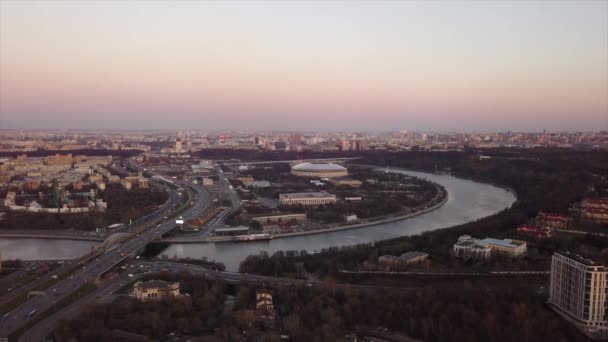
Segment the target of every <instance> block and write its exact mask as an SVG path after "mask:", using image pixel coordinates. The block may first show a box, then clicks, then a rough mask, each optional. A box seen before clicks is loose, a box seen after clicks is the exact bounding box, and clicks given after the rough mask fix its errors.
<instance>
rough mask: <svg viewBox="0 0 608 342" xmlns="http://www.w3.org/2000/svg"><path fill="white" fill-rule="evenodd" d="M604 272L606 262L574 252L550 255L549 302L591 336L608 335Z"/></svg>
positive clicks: (604, 336)
mask: <svg viewBox="0 0 608 342" xmlns="http://www.w3.org/2000/svg"><path fill="white" fill-rule="evenodd" d="M607 274H608V269H606V267H605V266H603V265H598V264H596V263H595V262H594V261H592V260H588V259H585V258H583V257H581V256H579V255H576V254H573V253H569V252H564V253H559V252H556V253H555V254H553V257H552V258H551V280H550V287H549V291H550V296H549V305H550V306H551V307H552V308H553V309H554V310H555V311H556V312H557V313H558V314H560V315H561V316H562V317H564V318H565V319H566V320H568V321H570V322H571V323H573V324H574V325H576V327H577V328H579V329H580V330H581V331H582V332H583V333H585V334H586V335H587V336H589V337H591V338H594V339H606V338H608V321H607V319H608V317H607V314H608V312H607V310H608V305H607V303H606V291H607V290H608V289H607V284H606V280H607Z"/></svg>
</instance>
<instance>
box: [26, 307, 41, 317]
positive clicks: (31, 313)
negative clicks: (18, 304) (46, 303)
mask: <svg viewBox="0 0 608 342" xmlns="http://www.w3.org/2000/svg"><path fill="white" fill-rule="evenodd" d="M37 313H38V309H34V310H32V311H30V313H28V314H27V316H26V318H27V319H31V318H32V317H34V316H36V314H37Z"/></svg>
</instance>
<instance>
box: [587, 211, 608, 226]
mask: <svg viewBox="0 0 608 342" xmlns="http://www.w3.org/2000/svg"><path fill="white" fill-rule="evenodd" d="M581 217H582V218H583V219H585V220H589V221H594V222H597V223H608V209H601V208H584V209H582V211H581Z"/></svg>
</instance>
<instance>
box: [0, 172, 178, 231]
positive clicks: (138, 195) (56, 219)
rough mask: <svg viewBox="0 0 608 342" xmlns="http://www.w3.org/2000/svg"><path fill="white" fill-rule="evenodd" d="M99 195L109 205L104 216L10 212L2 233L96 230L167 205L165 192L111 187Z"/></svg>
mask: <svg viewBox="0 0 608 342" xmlns="http://www.w3.org/2000/svg"><path fill="white" fill-rule="evenodd" d="M98 195H99V196H100V197H101V198H102V199H103V200H104V201H105V202H107V203H108V208H107V210H105V211H104V212H97V211H92V212H88V213H74V214H55V213H24V212H14V211H8V212H6V213H5V215H4V218H3V220H0V229H47V230H63V229H77V230H86V231H90V230H95V228H98V227H106V226H108V225H110V224H113V223H117V222H123V223H128V222H129V220H135V219H137V218H139V217H141V216H143V215H145V214H147V213H149V212H151V211H154V210H156V208H157V207H158V206H159V205H162V204H163V203H165V202H166V201H167V199H168V195H167V193H166V192H165V191H160V190H156V189H154V188H151V189H138V188H135V189H133V190H131V191H127V190H125V189H124V188H122V187H121V186H120V185H118V184H111V185H109V186H108V187H107V188H106V190H104V191H98Z"/></svg>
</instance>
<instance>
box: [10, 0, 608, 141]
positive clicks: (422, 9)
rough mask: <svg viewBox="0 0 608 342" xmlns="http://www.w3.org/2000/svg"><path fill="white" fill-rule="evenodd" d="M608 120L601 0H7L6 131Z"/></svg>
mask: <svg viewBox="0 0 608 342" xmlns="http://www.w3.org/2000/svg"><path fill="white" fill-rule="evenodd" d="M15 128H19V129H55V128H74V129H78V128H81V129H96V128H99V129H121V128H124V129H203V130H204V129H210V130H211V129H249V130H252V129H253V130H255V129H258V130H262V129H275V130H281V129H283V130H302V131H304V130H323V131H328V130H359V131H365V130H398V129H408V130H433V131H479V130H486V131H496V130H501V131H506V130H515V131H541V130H543V129H547V130H550V131H561V130H608V1H602V0H599V1H584V0H580V1H556V2H553V1H522V0H520V1H515V0H513V1H495V2H493V1H420V2H419V1H386V2H382V1H373V2H371V1H370V2H366V1H336V2H330V1H323V2H321V1H310V2H296V1H288V2H280V1H269V2H262V1H244V2H239V1H225V2H220V1H218V2H203V1H200V2H199V1H181V2H170V1H129V2H121V1H111V0H107V1H99V2H95V1H32V0H29V1H11V0H2V1H0V129H15Z"/></svg>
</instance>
